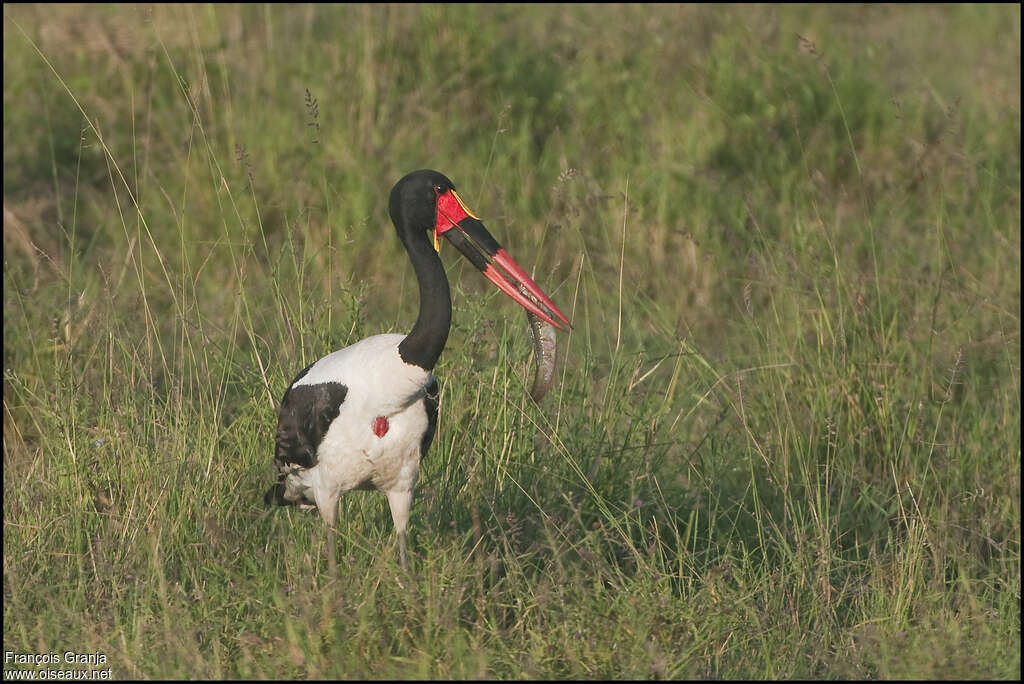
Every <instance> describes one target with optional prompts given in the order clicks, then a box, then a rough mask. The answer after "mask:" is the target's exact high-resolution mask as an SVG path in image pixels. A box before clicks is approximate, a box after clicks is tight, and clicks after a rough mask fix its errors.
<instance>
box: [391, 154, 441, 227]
mask: <svg viewBox="0 0 1024 684" xmlns="http://www.w3.org/2000/svg"><path fill="white" fill-rule="evenodd" d="M449 190H455V185H454V184H453V183H452V182H451V180H449V179H448V177H447V176H445V175H444V174H443V173H439V172H437V171H432V170H430V169H421V170H420V171H413V172H412V173H408V174H406V175H405V176H403V177H402V179H401V180H400V181H398V182H397V183H395V187H394V188H392V189H391V199H390V200H389V202H388V213H390V214H391V220H392V221H393V222H394V224H395V227H396V228H397V229H398V231H399V234H401V233H402V231H404V230H416V231H422V232H424V233H426V232H427V231H432V230H434V229H435V227H436V225H437V198H438V197H440V196H441V195H443V194H444V193H446V192H448V191H449ZM406 237H411V236H406ZM431 239H432V237H431Z"/></svg>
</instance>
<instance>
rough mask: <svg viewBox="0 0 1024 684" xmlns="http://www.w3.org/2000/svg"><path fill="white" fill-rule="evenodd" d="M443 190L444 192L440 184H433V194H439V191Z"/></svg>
mask: <svg viewBox="0 0 1024 684" xmlns="http://www.w3.org/2000/svg"><path fill="white" fill-rule="evenodd" d="M443 192H444V190H443V189H442V188H441V186H440V185H435V186H434V194H435V195H440V194H441V193H443Z"/></svg>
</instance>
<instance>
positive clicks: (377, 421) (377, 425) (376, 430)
mask: <svg viewBox="0 0 1024 684" xmlns="http://www.w3.org/2000/svg"><path fill="white" fill-rule="evenodd" d="M390 427H391V426H390V425H388V419H387V418H385V417H384V416H377V417H376V418H374V419H373V434H375V435H377V436H378V437H383V436H384V435H386V434H388V428H390Z"/></svg>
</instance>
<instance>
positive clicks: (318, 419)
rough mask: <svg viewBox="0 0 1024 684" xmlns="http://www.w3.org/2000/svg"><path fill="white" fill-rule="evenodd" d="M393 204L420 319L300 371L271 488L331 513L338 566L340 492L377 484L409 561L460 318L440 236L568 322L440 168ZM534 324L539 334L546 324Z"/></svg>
mask: <svg viewBox="0 0 1024 684" xmlns="http://www.w3.org/2000/svg"><path fill="white" fill-rule="evenodd" d="M388 211H389V213H390V215H391V220H392V222H393V223H394V224H395V229H396V231H397V232H398V239H399V240H401V241H402V244H403V245H405V249H406V251H407V252H408V254H409V260H410V261H411V262H412V267H413V270H414V271H415V272H416V280H417V281H418V283H419V290H420V312H419V317H418V318H417V319H416V324H415V325H414V326H413V328H412V331H411V332H410V333H409V334H408V335H400V334H383V335H374V336H372V337H368V338H366V339H364V340H362V341H360V342H356V343H355V344H353V345H351V346H349V347H346V348H345V349H342V350H340V351H336V352H334V353H333V354H328V355H327V356H325V357H323V358H322V359H320V360H319V361H317V362H316V363H314V364H312V365H310V366H308V367H306V368H305V369H303V370H302V371H300V372H299V374H298V375H296V376H295V379H294V380H292V383H291V385H290V386H289V387H288V389H287V391H285V393H284V397H283V399H282V400H281V406H280V408H279V409H278V423H277V435H276V438H275V451H274V465H275V467H276V468H277V471H278V481H277V483H276V484H275V485H273V486H272V487H271V488H270V490H269V491H267V493H266V495H265V496H264V501H265V502H266V503H267V504H268V505H269V504H277V505H282V506H284V505H293V504H295V505H299V506H304V507H312V506H314V505H315V506H316V508H317V509H318V510H319V512H320V515H321V517H322V518H323V520H324V522H325V523H326V524H327V529H328V532H327V553H328V566H329V568H330V571H331V574H332V575H335V574H336V565H335V562H336V561H335V541H334V529H333V526H334V524H335V522H336V520H337V516H338V502H339V500H340V499H341V496H342V495H343V494H344V493H345V492H347V491H349V490H351V489H377V490H380V491H382V492H384V494H385V495H386V496H387V498H388V504H389V505H390V507H391V517H392V519H393V520H394V523H395V531H396V532H397V534H398V549H399V561H400V563H401V565H402V567H403V568H407V567H408V561H407V559H406V555H407V551H406V548H407V542H406V531H407V529H408V524H409V509H410V506H411V505H412V494H413V487H414V486H415V484H416V477H417V475H418V474H419V470H420V460H421V459H422V458H423V456H424V455H425V454H426V453H427V450H428V449H429V448H430V443H431V441H433V438H434V430H435V427H436V425H437V402H438V386H437V380H435V379H434V376H433V374H432V373H431V370H433V368H434V364H436V363H437V359H438V357H440V356H441V352H442V350H443V349H444V345H445V342H446V341H447V339H448V330H449V328H450V327H451V318H452V304H451V294H450V292H449V289H448V278H447V277H446V276H445V272H444V266H443V265H442V263H441V259H440V257H439V252H440V244H439V242H438V239H437V238H438V236H441V237H443V238H446V239H447V240H448V241H449V242H451V243H452V244H453V245H455V247H456V248H457V249H458V250H459V251H460V252H462V254H463V255H465V257H466V258H467V259H469V261H470V262H471V263H472V264H473V265H474V266H476V267H477V268H478V269H480V271H481V272H482V273H483V274H484V276H485V277H486V278H487V279H488V280H490V281H491V282H492V283H494V284H495V285H496V286H497V287H498V288H499V289H500V290H501V291H502V292H504V293H505V294H507V295H508V296H509V297H511V298H512V299H514V300H515V301H517V302H519V304H521V305H522V306H523V307H524V308H525V309H526V310H527V312H529V314H530V318H531V322H538V321H543V327H547V326H548V325H553V326H556V327H558V328H562V324H563V323H564V324H565V325H568V323H569V319H568V318H566V317H565V315H564V314H563V313H562V312H561V311H559V310H558V308H557V307H556V306H555V305H554V303H552V301H551V299H550V298H549V297H548V296H547V295H546V294H545V293H544V291H543V290H541V289H540V287H538V286H537V284H536V283H535V282H533V280H532V279H531V278H530V277H529V276H528V275H527V274H526V272H525V271H523V269H522V268H520V266H519V265H518V264H517V263H516V262H515V261H514V260H513V259H512V258H511V257H510V256H509V255H508V253H507V252H506V251H505V250H504V249H502V247H501V245H499V244H498V242H497V241H496V240H495V239H494V238H493V237H492V236H491V234H490V233H489V232H487V229H486V228H484V225H483V223H481V222H480V219H479V218H477V217H476V216H474V215H473V213H472V212H471V211H470V210H469V209H467V208H466V205H465V204H463V202H462V200H461V199H460V198H459V196H458V195H457V194H456V192H455V186H454V184H453V183H452V182H451V181H450V180H449V179H448V178H447V177H446V176H444V175H443V174H441V173H438V172H437V171H430V170H421V171H414V172H412V173H410V174H408V175H406V176H405V177H404V178H402V179H401V180H399V181H398V183H397V184H395V187H394V188H393V189H392V190H391V197H390V201H389V203H388ZM531 327H532V328H533V330H534V334H535V342H537V340H539V339H540V337H539V334H538V332H537V329H538V326H537V325H532V326H531ZM548 330H549V331H553V329H551V328H548ZM550 339H553V336H552V337H551V338H550ZM538 348H539V346H538ZM551 364H552V365H553V360H552V361H551ZM538 375H540V374H538ZM547 376H548V377H549V378H550V369H548V373H547ZM544 389H546V388H544ZM542 391H543V390H542Z"/></svg>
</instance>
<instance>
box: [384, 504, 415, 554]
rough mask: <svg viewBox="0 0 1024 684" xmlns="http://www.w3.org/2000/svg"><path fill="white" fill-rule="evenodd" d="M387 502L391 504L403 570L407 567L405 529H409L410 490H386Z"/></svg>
mask: <svg viewBox="0 0 1024 684" xmlns="http://www.w3.org/2000/svg"><path fill="white" fill-rule="evenodd" d="M387 496H388V504H389V505H390V506H391V519H392V520H394V521H395V533H396V534H397V535H398V562H399V563H400V564H401V566H402V569H403V570H408V569H409V559H408V542H407V541H406V531H407V530H408V529H409V509H410V508H411V507H412V490H411V489H409V490H405V491H390V492H387Z"/></svg>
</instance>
